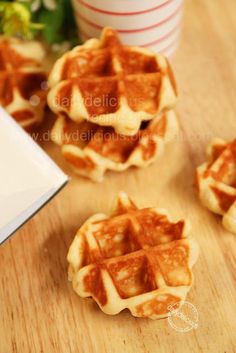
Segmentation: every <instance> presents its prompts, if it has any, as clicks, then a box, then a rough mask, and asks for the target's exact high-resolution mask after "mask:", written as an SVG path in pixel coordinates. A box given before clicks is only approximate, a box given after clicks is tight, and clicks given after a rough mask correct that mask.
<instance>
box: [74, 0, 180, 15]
mask: <svg viewBox="0 0 236 353" xmlns="http://www.w3.org/2000/svg"><path fill="white" fill-rule="evenodd" d="M173 1H174V0H167V1H165V2H164V3H163V4H160V5H158V6H155V7H152V8H150V9H147V10H142V11H136V12H115V11H107V10H102V9H99V8H97V7H95V6H92V5H90V4H88V3H87V2H85V1H83V0H77V2H78V3H79V4H81V5H83V6H84V7H87V8H88V9H90V10H92V11H95V12H100V13H104V14H106V15H112V16H132V15H142V14H145V13H148V12H152V11H155V10H159V9H161V8H164V7H166V6H167V5H169V4H171V3H172V2H173Z"/></svg>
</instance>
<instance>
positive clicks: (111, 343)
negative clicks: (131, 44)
mask: <svg viewBox="0 0 236 353" xmlns="http://www.w3.org/2000/svg"><path fill="white" fill-rule="evenodd" d="M235 14H236V1H235V0H188V1H186V11H185V18H184V26H183V35H182V41H181V45H180V47H179V50H178V53H177V54H176V55H175V57H174V58H173V60H172V61H173V66H174V69H175V73H176V76H177V80H178V83H179V89H180V99H179V103H178V107H177V113H178V116H179V120H180V124H181V132H180V134H179V136H178V138H176V140H175V142H174V144H172V145H171V146H169V147H168V148H167V150H166V153H165V156H164V158H163V159H161V160H160V161H158V162H157V163H156V164H155V165H153V166H151V167H149V168H148V169H145V170H135V169H132V170H129V171H127V172H125V173H122V174H114V173H110V174H109V175H107V177H106V179H105V181H104V182H103V183H102V184H93V183H92V182H90V181H88V180H85V179H82V178H76V177H74V175H72V174H71V175H72V176H73V178H72V180H71V182H70V183H69V185H68V186H67V187H66V188H65V189H64V190H63V191H62V192H61V193H60V194H59V195H58V196H57V197H56V198H55V199H54V200H53V201H52V202H50V203H49V204H48V205H47V206H46V207H45V208H44V209H42V210H41V211H40V212H39V213H38V214H37V215H36V216H35V217H34V218H33V219H32V220H31V221H30V222H28V223H27V224H26V225H25V226H24V227H23V228H22V229H21V230H20V231H18V232H17V234H15V236H14V237H12V238H11V239H10V240H9V241H7V242H6V243H5V244H4V245H2V246H1V247H0V268H1V273H0V353H12V352H17V353H51V352H55V353H70V352H71V353H75V352H80V353H105V352H109V353H110V352H112V353H122V352H127V353H134V352H135V353H148V352H150V353H152V352H153V353H154V352H158V353H167V352H168V353H170V352H175V353H185V352H191V353H199V352H204V353H206V352H207V353H209V352H212V353H213V352H214V353H224V352H227V353H232V352H236V318H235V314H236V300H235V299H236V285H235V277H236V266H235V259H236V246H235V244H236V242H235V239H236V236H235V235H232V234H230V233H228V232H226V231H225V230H224V229H223V228H222V226H221V219H220V217H217V216H215V215H213V214H211V213H210V212H209V211H207V210H206V209H205V208H203V207H202V206H201V204H200V203H199V201H198V199H197V197H196V195H195V190H194V188H193V176H194V171H195V167H196V166H197V165H198V164H199V163H200V162H202V161H203V160H204V149H205V144H206V143H207V141H208V140H209V139H210V138H211V137H213V136H218V137H222V138H225V139H232V138H233V137H235V135H236V99H235V91H236V64H235V60H236V59H235V58H236V21H235ZM43 146H44V147H45V149H46V150H47V151H48V152H49V154H50V155H51V156H53V158H54V159H55V160H56V161H57V162H58V164H59V165H60V166H62V167H63V168H64V170H66V171H67V172H68V173H69V172H70V171H69V168H68V167H67V166H66V165H65V164H64V162H63V160H62V159H61V157H60V156H59V154H58V149H57V147H55V146H53V145H52V144H51V143H49V142H44V143H43ZM120 190H125V191H126V192H128V193H129V194H130V195H131V196H132V197H133V198H134V199H135V200H136V201H137V202H138V203H139V204H140V206H150V205H152V206H158V207H164V208H167V209H168V210H169V212H170V213H171V214H172V215H173V216H174V217H176V218H181V217H184V218H188V219H189V220H190V221H191V223H192V235H193V236H194V237H195V239H196V240H197V241H198V243H199V245H200V257H199V260H198V262H197V264H196V266H195V268H194V274H195V284H194V287H193V288H192V290H191V292H190V294H189V296H188V301H190V302H191V303H193V304H194V305H195V307H196V308H197V310H198V313H199V326H198V328H197V329H194V330H191V331H189V332H187V333H181V332H177V331H175V330H174V329H173V328H172V327H171V326H170V325H169V324H168V322H167V320H160V321H151V320H148V319H136V318H134V317H132V316H131V315H130V314H129V313H128V312H123V313H121V314H119V315H117V316H114V317H110V316H107V315H105V314H103V313H102V312H101V311H100V310H99V309H98V308H97V306H96V305H95V304H94V303H93V302H92V301H90V300H85V299H84V300H82V299H80V298H79V297H77V296H76V294H75V293H74V292H73V290H72V288H71V285H70V283H69V282H68V281H67V263H66V254H67V251H68V247H69V245H70V243H71V241H72V239H73V236H74V234H75V232H76V230H77V229H78V227H79V226H80V225H81V224H82V222H83V221H84V220H85V219H86V218H87V217H88V216H90V215H92V214H93V213H95V212H100V211H101V212H109V210H110V207H111V205H112V202H113V200H114V198H115V196H116V194H117V193H118V191H120Z"/></svg>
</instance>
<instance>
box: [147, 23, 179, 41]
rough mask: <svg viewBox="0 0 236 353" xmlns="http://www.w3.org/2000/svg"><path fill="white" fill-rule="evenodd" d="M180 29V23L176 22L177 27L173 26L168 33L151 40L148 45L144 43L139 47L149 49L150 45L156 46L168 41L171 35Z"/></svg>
mask: <svg viewBox="0 0 236 353" xmlns="http://www.w3.org/2000/svg"><path fill="white" fill-rule="evenodd" d="M179 27H180V21H178V23H177V25H175V26H174V28H172V29H171V30H170V31H169V32H167V33H166V34H165V35H164V36H162V37H160V38H158V39H156V40H153V41H152V42H149V43H145V44H140V46H141V47H150V46H152V45H155V44H158V43H161V42H163V41H164V40H166V39H168V38H169V37H171V36H172V34H174V33H175V32H177V30H178V28H179Z"/></svg>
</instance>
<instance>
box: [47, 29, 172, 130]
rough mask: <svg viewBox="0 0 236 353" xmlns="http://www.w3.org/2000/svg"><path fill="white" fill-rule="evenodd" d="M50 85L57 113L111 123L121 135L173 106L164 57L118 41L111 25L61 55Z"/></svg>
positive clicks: (52, 103) (103, 123)
mask: <svg viewBox="0 0 236 353" xmlns="http://www.w3.org/2000/svg"><path fill="white" fill-rule="evenodd" d="M49 86H50V87H51V90H50V92H49V95H48V104H49V106H50V108H51V109H52V110H53V111H54V112H55V113H56V114H57V115H58V114H60V113H61V112H64V113H66V114H67V115H68V116H69V117H70V118H71V119H72V120H74V121H76V122H81V121H83V120H88V121H91V122H92V123H95V124H98V125H102V126H112V127H113V128H114V129H115V131H116V132H117V133H119V134H123V135H135V134H136V133H137V132H138V130H139V128H140V125H141V122H142V121H144V120H150V119H153V118H154V117H156V116H157V114H159V113H160V112H162V111H163V110H166V109H168V108H172V107H173V106H174V104H175V102H176V95H177V92H176V86H175V81H174V78H173V74H172V71H171V69H170V66H169V64H168V61H167V59H165V58H164V57H163V56H161V55H156V54H154V53H152V52H150V51H148V50H147V49H144V48H139V47H127V46H124V45H122V44H121V43H120V41H119V38H118V36H117V33H116V32H115V31H114V30H113V29H111V28H105V29H104V31H103V34H102V37H101V39H100V40H99V39H90V40H88V41H87V42H86V43H85V44H84V45H81V46H78V47H76V48H74V49H73V50H72V51H70V52H68V53H66V54H65V55H64V56H63V57H62V58H60V59H59V60H58V61H57V62H56V64H55V65H54V67H53V69H52V72H51V74H50V77H49Z"/></svg>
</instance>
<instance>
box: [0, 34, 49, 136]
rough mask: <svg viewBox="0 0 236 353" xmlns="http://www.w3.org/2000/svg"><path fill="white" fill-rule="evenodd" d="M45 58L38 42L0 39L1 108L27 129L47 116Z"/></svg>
mask: <svg viewBox="0 0 236 353" xmlns="http://www.w3.org/2000/svg"><path fill="white" fill-rule="evenodd" d="M44 57H45V52H44V49H43V47H42V45H41V44H39V43H38V42H33V41H32V42H24V41H21V40H18V39H13V38H11V39H6V38H5V37H0V105H2V106H3V107H5V108H6V110H7V111H8V112H9V113H10V114H11V115H12V116H13V117H14V119H15V120H16V121H17V122H19V124H20V125H21V126H22V127H24V128H26V129H29V128H31V127H32V126H33V125H37V124H39V123H40V122H41V121H42V119H43V116H44V108H45V105H46V90H45V89H44V88H45V87H44V86H45V83H46V81H47V75H46V73H45V71H44V70H43V68H42V61H43V59H44Z"/></svg>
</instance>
